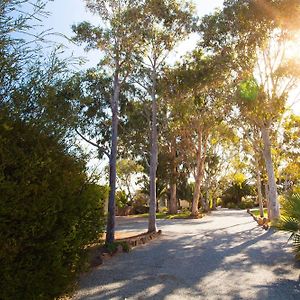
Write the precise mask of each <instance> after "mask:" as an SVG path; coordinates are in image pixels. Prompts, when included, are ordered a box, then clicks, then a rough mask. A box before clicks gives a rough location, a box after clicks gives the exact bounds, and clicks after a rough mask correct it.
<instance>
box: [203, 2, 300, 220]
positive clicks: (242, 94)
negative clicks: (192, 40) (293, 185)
mask: <svg viewBox="0 0 300 300" xmlns="http://www.w3.org/2000/svg"><path fill="white" fill-rule="evenodd" d="M299 9H300V4H299V2H298V1H294V0H290V1H276V2H273V1H268V2H262V1H246V0H243V1H237V0H228V1H226V2H225V4H224V9H223V11H220V12H217V13H215V14H213V15H211V16H207V17H206V18H204V20H203V23H202V27H201V28H202V33H203V45H205V46H206V47H207V49H209V50H211V51H214V52H216V53H223V55H229V56H231V58H232V59H231V62H230V67H231V68H232V72H233V73H234V75H235V79H234V83H235V85H236V90H237V97H236V98H235V100H236V101H235V104H237V107H238V109H239V110H240V113H241V115H243V116H244V117H245V118H246V119H247V120H248V122H250V123H252V124H255V125H256V126H257V127H258V128H259V129H260V132H261V137H262V140H263V154H264V161H265V165H266V170H267V173H268V185H269V191H270V219H276V218H278V217H279V213H280V212H279V203H278V199H277V187H276V176H275V172H274V165H273V159H272V147H271V139H270V132H271V131H274V127H275V126H274V125H275V123H276V122H277V121H278V120H279V119H280V118H281V116H282V114H283V113H284V111H285V105H286V102H287V99H288V95H289V93H290V91H291V90H292V89H293V88H294V87H295V84H296V82H297V78H298V77H299V72H298V70H299V68H298V67H297V64H291V61H290V57H288V55H287V54H288V52H289V51H288V49H289V47H290V45H289V43H291V42H292V40H291V35H290V34H291V32H292V29H294V28H295V26H298V25H299V22H298V17H297V14H298V13H299ZM297 24H298V25H297ZM298 28H299V27H298Z"/></svg>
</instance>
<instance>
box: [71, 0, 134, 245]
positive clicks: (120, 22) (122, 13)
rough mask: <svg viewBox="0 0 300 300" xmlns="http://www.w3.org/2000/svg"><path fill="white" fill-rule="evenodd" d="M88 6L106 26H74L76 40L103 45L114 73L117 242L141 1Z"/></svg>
mask: <svg viewBox="0 0 300 300" xmlns="http://www.w3.org/2000/svg"><path fill="white" fill-rule="evenodd" d="M86 4H87V7H88V8H89V9H90V10H91V11H92V12H93V13H95V14H97V15H99V17H100V19H101V22H102V24H103V25H102V26H101V27H100V26H99V27H95V26H92V25H91V24H89V23H88V22H83V23H81V24H79V25H77V26H73V31H74V32H75V33H76V37H75V38H74V40H75V41H78V42H80V43H87V47H86V50H89V49H99V50H100V51H102V54H103V55H104V58H103V59H102V60H101V65H102V66H103V68H105V69H107V71H108V72H109V73H110V74H111V77H112V79H111V95H110V109H111V143H110V155H109V166H110V176H109V186H110V192H109V204H108V219H107V235H106V243H107V244H109V243H112V242H114V236H115V193H116V176H117V170H116V168H117V143H118V123H119V101H120V93H121V89H122V85H124V84H125V82H126V80H127V77H128V75H129V73H130V71H131V70H132V66H133V65H132V62H133V54H134V53H135V50H136V49H135V47H137V45H138V43H137V40H138V37H139V34H138V33H139V24H138V22H136V21H137V20H136V16H137V15H138V7H139V1H136V0H130V1H126V0H110V1H101V0H86Z"/></svg>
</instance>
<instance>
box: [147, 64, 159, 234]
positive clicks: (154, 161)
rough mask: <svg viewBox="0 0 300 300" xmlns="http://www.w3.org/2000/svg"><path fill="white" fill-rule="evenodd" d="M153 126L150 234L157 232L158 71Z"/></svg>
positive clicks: (154, 91)
mask: <svg viewBox="0 0 300 300" xmlns="http://www.w3.org/2000/svg"><path fill="white" fill-rule="evenodd" d="M151 100H152V124H151V155H150V156H151V157H150V203H149V222H148V232H156V231H157V227H156V170H157V163H158V141H157V140H158V135H157V100H156V70H155V69H153V71H152V90H151Z"/></svg>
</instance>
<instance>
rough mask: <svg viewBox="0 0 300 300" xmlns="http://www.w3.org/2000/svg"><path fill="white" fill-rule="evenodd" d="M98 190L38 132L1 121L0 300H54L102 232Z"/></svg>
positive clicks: (62, 148)
mask: <svg viewBox="0 0 300 300" xmlns="http://www.w3.org/2000/svg"><path fill="white" fill-rule="evenodd" d="M102 192H103V191H102V190H101V189H99V188H98V187H97V186H95V185H92V184H88V183H87V177H86V173H85V164H84V162H83V161H82V160H81V159H78V158H76V156H75V155H71V154H69V153H68V152H67V151H66V146H65V145H63V144H61V143H58V142H57V141H56V140H55V139H54V138H51V137H49V136H47V135H45V134H42V133H41V132H40V131H39V130H38V129H36V128H34V127H31V126H29V125H26V124H24V123H22V122H21V121H18V122H12V121H9V120H3V118H2V119H0V220H1V222H0V266H1V267H0V268H1V272H0V299H14V300H18V299H25V300H26V299H53V298H54V297H56V296H58V295H60V294H61V293H62V292H64V291H66V290H67V289H68V288H69V287H70V285H71V284H72V282H73V279H74V278H75V277H76V275H77V273H78V272H79V271H80V269H81V267H82V265H83V257H84V248H85V246H86V245H87V244H88V243H91V242H93V241H95V240H97V239H98V238H99V234H100V233H101V232H103V229H104V224H103V219H104V218H103V201H102V199H101V197H102V198H103V195H102Z"/></svg>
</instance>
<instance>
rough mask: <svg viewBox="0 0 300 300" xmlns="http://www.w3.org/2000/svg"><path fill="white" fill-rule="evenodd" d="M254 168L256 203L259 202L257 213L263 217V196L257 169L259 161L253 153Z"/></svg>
mask: <svg viewBox="0 0 300 300" xmlns="http://www.w3.org/2000/svg"><path fill="white" fill-rule="evenodd" d="M255 169H256V188H257V197H258V204H259V214H260V216H261V217H262V218H263V217H264V204H263V197H262V191H261V176H260V170H259V162H258V159H257V157H256V155H255Z"/></svg>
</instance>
